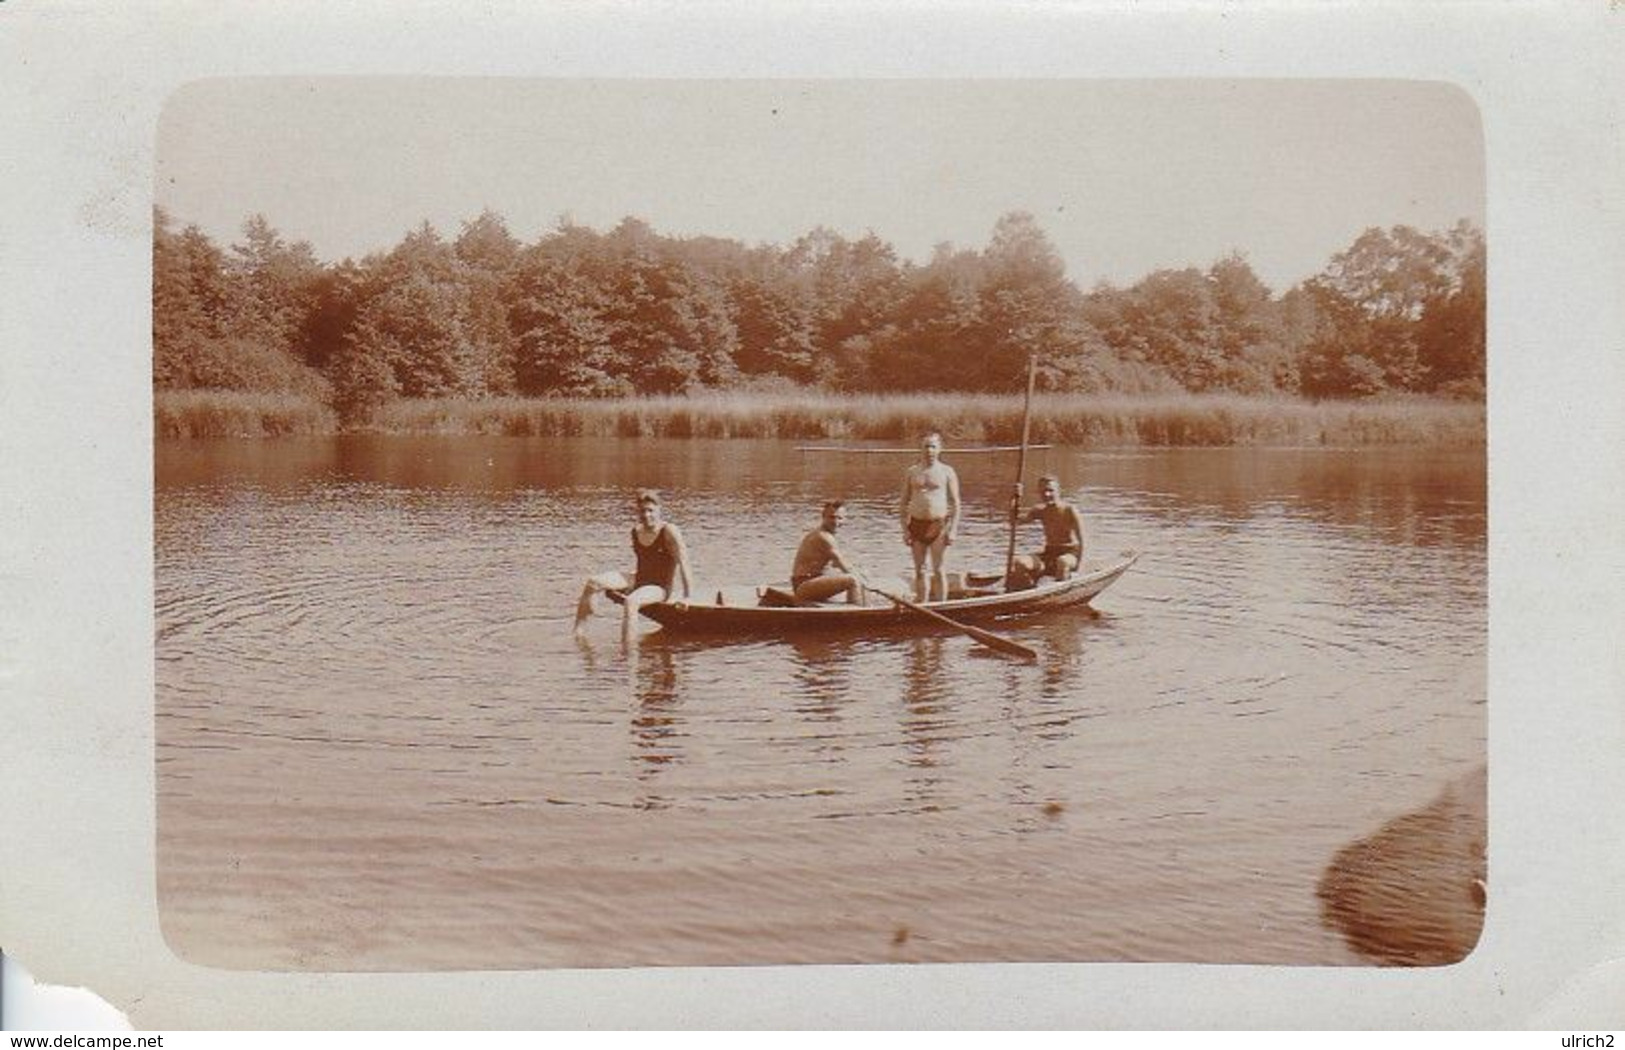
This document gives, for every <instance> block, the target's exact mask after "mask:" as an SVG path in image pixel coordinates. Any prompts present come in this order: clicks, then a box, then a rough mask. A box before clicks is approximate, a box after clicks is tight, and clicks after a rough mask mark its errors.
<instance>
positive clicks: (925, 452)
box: [899, 432, 959, 602]
mask: <svg viewBox="0 0 1625 1050" xmlns="http://www.w3.org/2000/svg"><path fill="white" fill-rule="evenodd" d="M941 457H942V435H941V434H937V433H935V432H933V433H930V434H927V435H926V436H925V440H923V441H921V442H920V462H918V463H915V464H913V465H912V466H910V467H909V468H908V472H907V473H906V474H904V475H903V503H902V506H901V508H900V509H899V514H900V517H901V518H902V523H903V542H904V543H906V544H908V549H909V552H910V553H911V554H913V555H914V600H915V601H920V602H923V601H926V600H928V599H929V600H931V601H941V600H942V599H943V598H946V597H947V596H948V574H947V572H946V571H944V569H943V567H942V563H943V559H944V558H945V557H946V555H947V551H948V545H949V544H951V543H953V541H954V530H955V529H957V528H958V527H959V475H958V474H957V473H955V472H954V468H953V467H950V466H949V465H948V464H946V463H944V462H942V458H941ZM927 555H929V556H930V558H931V588H930V591H929V594H928V593H927V590H926V585H925V559H926V557H927Z"/></svg>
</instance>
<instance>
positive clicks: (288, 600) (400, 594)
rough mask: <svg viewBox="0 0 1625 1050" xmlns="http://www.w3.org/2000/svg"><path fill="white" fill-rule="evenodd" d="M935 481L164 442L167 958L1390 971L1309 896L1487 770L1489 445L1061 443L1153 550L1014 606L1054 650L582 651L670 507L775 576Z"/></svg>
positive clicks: (878, 524) (604, 624)
mask: <svg viewBox="0 0 1625 1050" xmlns="http://www.w3.org/2000/svg"><path fill="white" fill-rule="evenodd" d="M947 458H948V459H949V461H950V462H953V463H955V464H956V466H957V467H958V469H959V471H960V474H961V478H962V480H963V484H964V490H965V497H966V513H967V520H966V522H965V525H964V526H963V528H962V534H961V538H960V542H959V543H958V544H957V545H956V546H955V547H954V549H953V551H954V554H953V556H954V558H955V560H956V563H957V565H958V566H959V567H962V568H984V567H996V566H997V565H999V564H1000V563H1001V562H1002V559H1003V552H1004V545H1005V541H1006V533H1005V531H1004V525H1003V511H1004V505H1005V503H1004V501H1005V498H1006V494H1007V492H1008V485H1009V480H1010V473H1011V471H1012V469H1013V465H1014V464H1013V460H1012V457H1007V456H968V455H967V456H960V457H958V458H957V459H956V458H955V457H954V454H953V452H952V450H951V449H950V450H949V452H948V454H947ZM904 463H905V459H904V458H903V457H889V456H879V455H872V456H850V457H843V456H836V455H808V454H802V453H798V452H796V451H795V450H794V447H793V445H792V444H791V443H788V442H776V441H743V440H732V441H719V442H711V441H705V440H674V441H661V440H642V441H637V440H620V439H524V438H499V437H491V438H482V437H388V436H359V435H357V436H346V437H336V438H335V437H323V438H309V439H303V438H300V439H293V438H290V439H274V440H258V441H191V442H185V443H161V444H160V445H159V447H158V449H157V496H156V515H157V520H156V536H157V550H156V558H157V564H156V587H157V627H158V636H157V640H156V647H157V660H158V667H157V673H158V688H157V696H156V716H157V762H158V767H157V771H158V841H157V851H158V858H157V859H158V874H159V904H160V914H161V918H162V921H163V928H164V932H165V935H166V937H167V938H168V939H169V941H170V944H171V945H172V947H174V949H175V950H176V951H177V952H178V953H179V954H181V955H182V956H183V957H185V958H187V959H189V960H191V961H193V962H197V963H203V964H207V965H215V966H224V967H240V968H252V969H310V970H400V969H465V968H469V969H478V968H531V967H556V966H641V965H740V964H772V963H863V962H873V963H886V962H909V961H941V962H993V961H1031V962H1049V961H1126V960H1151V961H1178V962H1187V961H1201V962H1258V963H1302V964H1362V963H1367V962H1370V961H1372V960H1371V959H1370V958H1368V957H1367V956H1362V955H1360V954H1358V953H1357V952H1356V951H1355V950H1354V949H1353V948H1351V947H1350V945H1349V943H1348V942H1347V941H1346V940H1345V939H1344V937H1343V935H1342V934H1341V933H1340V932H1339V931H1338V930H1336V929H1333V928H1331V927H1330V926H1329V925H1328V924H1327V923H1326V921H1325V920H1324V918H1323V915H1322V909H1321V906H1320V902H1319V900H1318V899H1317V884H1318V883H1319V882H1320V880H1321V879H1322V877H1323V875H1324V873H1325V871H1326V869H1327V866H1328V864H1329V863H1331V861H1332V859H1333V857H1334V856H1335V855H1337V853H1338V851H1339V850H1341V849H1343V848H1345V847H1346V846H1348V845H1349V843H1350V842H1352V841H1354V840H1356V839H1358V838H1360V837H1362V836H1365V835H1369V834H1370V833H1371V832H1373V831H1374V830H1376V829H1377V828H1379V827H1381V826H1382V825H1384V823H1385V822H1387V821H1389V820H1391V819H1392V818H1394V817H1395V816H1397V815H1399V814H1401V813H1403V812H1406V811H1408V810H1413V809H1416V808H1419V807H1422V806H1425V805H1427V804H1428V803H1429V802H1430V801H1431V800H1433V799H1435V798H1436V797H1437V796H1438V795H1439V793H1440V791H1441V789H1443V788H1444V786H1445V785H1447V784H1448V783H1450V782H1452V781H1453V780H1455V779H1457V778H1459V777H1461V776H1462V775H1463V774H1466V773H1469V772H1470V771H1472V770H1474V769H1476V768H1477V767H1479V766H1480V765H1481V764H1482V763H1483V761H1484V748H1485V703H1484V700H1485V643H1486V617H1485V602H1486V579H1485V463H1484V454H1483V450H1482V449H1477V450H1469V451H1429V450H1421V449H1413V450H1362V451H1346V452H1345V451H1326V450H1314V451H1295V450H1242V449H1214V450H1148V451H1133V452H1118V453H1113V452H1087V453H1086V452H1081V451H1077V450H1069V449H1064V448H1056V449H1050V450H1047V451H1043V452H1039V453H1035V454H1034V456H1033V461H1032V463H1031V464H1030V470H1029V475H1028V476H1029V481H1031V480H1032V479H1033V478H1035V477H1036V475H1037V474H1038V473H1040V472H1043V471H1050V472H1054V473H1056V474H1058V475H1059V476H1060V479H1061V482H1062V487H1063V490H1064V491H1065V492H1066V494H1067V495H1068V496H1069V497H1071V498H1073V499H1075V500H1076V501H1077V502H1078V503H1079V505H1080V508H1081V509H1082V511H1083V513H1084V516H1085V520H1086V523H1087V525H1088V529H1089V535H1088V540H1089V544H1090V549H1091V551H1092V552H1093V553H1095V554H1100V555H1104V554H1108V553H1111V552H1115V551H1117V550H1119V549H1122V548H1136V549H1138V550H1140V551H1141V552H1142V556H1141V559H1140V561H1139V563H1138V564H1137V565H1136V566H1135V567H1134V568H1133V569H1132V570H1131V571H1130V572H1129V573H1128V574H1127V575H1126V576H1125V577H1124V578H1123V579H1122V580H1120V581H1118V582H1117V583H1116V584H1115V585H1114V586H1113V587H1112V588H1111V589H1109V590H1108V591H1107V592H1106V593H1105V594H1103V595H1102V596H1101V597H1100V598H1098V599H1097V600H1096V602H1095V611H1094V612H1093V613H1082V614H1075V615H1066V616H1062V617H1057V618H1054V619H1050V620H1046V621H1043V622H1033V623H1022V624H1009V625H1001V626H1000V627H999V628H998V629H999V630H1000V631H1002V632H1005V633H1007V634H1008V635H1009V636H1010V637H1012V638H1014V639H1017V640H1019V641H1021V642H1023V643H1024V644H1026V645H1029V646H1031V647H1033V648H1035V649H1037V650H1038V652H1039V654H1040V659H1039V661H1038V663H1037V665H1036V666H1033V665H1027V664H1022V663H1016V662H1012V661H1009V660H1007V659H1005V658H1002V657H999V656H997V655H992V654H989V653H987V652H986V651H984V650H980V649H978V648H977V647H976V646H975V645H974V643H972V642H970V641H969V640H967V639H965V638H962V637H959V636H956V635H952V634H938V633H933V634H923V635H920V636H918V637H912V636H905V637H896V636H893V637H886V638H879V639H853V638H844V639H843V638H809V639H805V640H798V641H795V642H777V641H775V642H764V641H751V640H738V641H731V642H727V643H724V644H719V643H718V642H717V641H716V640H706V641H698V640H695V641H687V640H683V639H679V638H670V637H667V636H666V635H665V634H664V632H660V631H657V630H653V629H652V628H651V629H649V630H648V633H645V634H644V635H643V637H642V639H641V641H640V642H639V644H637V645H636V646H635V647H634V648H632V649H631V650H627V649H624V648H623V647H622V645H621V643H620V640H619V637H618V633H617V629H616V623H615V621H614V619H613V617H611V616H606V617H604V618H603V619H601V620H600V621H598V622H595V623H593V624H592V625H591V626H590V628H589V630H588V632H587V635H586V637H585V638H584V639H581V640H577V639H575V638H574V637H572V634H571V630H570V618H571V614H572V611H573V605H574V600H575V596H576V594H577V592H578V590H579V587H580V581H581V579H582V577H583V576H584V575H586V574H588V573H589V572H595V571H601V570H603V569H606V568H627V567H629V561H630V554H629V551H628V550H627V544H628V530H629V526H630V508H629V496H630V493H631V490H632V489H634V488H635V487H638V486H642V485H656V486H658V487H660V488H662V490H663V491H664V492H665V495H666V507H667V515H668V518H669V519H670V520H672V521H674V522H676V523H677V524H679V525H680V526H681V527H682V529H683V531H684V534H685V536H686V537H687V539H688V543H689V546H690V548H691V551H692V555H693V560H694V565H695V569H696V574H697V577H698V580H697V582H698V584H699V586H700V588H701V589H702V593H703V591H704V590H705V589H707V588H710V589H714V588H715V587H717V586H721V585H724V584H734V583H755V582H766V581H769V580H780V579H782V578H784V577H785V576H786V575H787V574H788V569H789V556H790V553H791V552H792V551H793V549H794V544H795V541H796V539H797V538H798V537H799V535H800V533H801V531H802V530H803V529H805V528H807V527H809V526H810V525H812V524H813V523H814V521H815V520H816V517H817V505H818V502H819V501H820V500H822V499H824V498H826V497H828V496H832V495H839V496H844V497H845V498H846V499H847V500H848V501H849V511H850V513H851V520H850V523H849V525H848V528H847V532H846V533H845V534H844V535H843V539H844V541H845V543H846V544H847V545H848V547H849V549H850V550H851V551H852V552H854V553H855V554H856V555H857V558H858V560H859V561H860V562H862V563H863V564H865V565H867V566H869V567H870V568H871V569H872V571H874V572H876V573H877V574H886V575H892V574H895V573H896V572H897V571H899V570H901V569H902V568H903V566H904V565H905V563H906V558H907V554H906V551H905V550H904V548H903V547H902V545H901V542H900V540H899V538H898V536H897V529H896V524H895V519H894V513H895V501H896V499H897V490H898V482H899V479H900V476H901V470H902V467H903V465H904ZM1026 539H1027V545H1036V543H1037V542H1038V540H1037V536H1036V535H1032V536H1028V537H1027V538H1026ZM1372 863H1374V864H1378V865H1380V864H1381V863H1382V860H1381V858H1380V857H1378V858H1375V859H1374V860H1373V861H1372ZM1422 918H1424V919H1425V916H1424V917H1422Z"/></svg>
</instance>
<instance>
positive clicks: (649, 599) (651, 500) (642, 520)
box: [576, 489, 694, 641]
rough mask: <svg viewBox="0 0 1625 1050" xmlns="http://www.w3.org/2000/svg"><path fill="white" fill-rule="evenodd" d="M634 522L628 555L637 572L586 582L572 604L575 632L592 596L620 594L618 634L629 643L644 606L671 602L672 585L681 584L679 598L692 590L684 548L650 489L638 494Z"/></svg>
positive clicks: (604, 575)
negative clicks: (629, 553) (635, 519)
mask: <svg viewBox="0 0 1625 1050" xmlns="http://www.w3.org/2000/svg"><path fill="white" fill-rule="evenodd" d="M637 506H638V521H637V524H635V525H633V526H632V554H633V556H634V557H636V558H637V570H636V572H635V573H634V575H633V577H632V579H631V580H628V579H627V578H626V574H625V573H621V572H606V573H602V574H600V575H598V576H594V577H592V578H591V579H589V580H588V581H587V585H586V586H585V587H583V588H582V590H581V600H580V601H578V602H577V603H576V630H577V631H580V630H581V625H582V623H583V622H584V621H585V620H586V619H587V617H589V616H591V615H592V600H593V596H594V595H596V594H600V593H602V592H604V591H621V592H624V597H623V598H622V601H621V609H622V620H621V634H622V636H623V637H624V638H626V639H627V640H628V641H630V640H631V638H632V636H633V631H634V625H635V624H636V623H637V618H638V610H639V609H641V608H642V607H643V606H645V605H653V604H654V603H656V602H663V601H668V600H671V599H673V598H675V597H676V596H677V595H676V586H675V585H676V584H677V582H678V581H681V582H682V586H683V593H682V597H683V598H684V599H687V598H688V597H689V595H690V593H691V592H692V591H693V587H694V574H693V572H692V571H691V570H690V568H689V564H688V547H687V546H685V545H684V543H683V534H682V533H681V532H680V531H678V528H677V526H676V525H673V524H672V523H671V522H669V521H664V520H662V518H661V512H660V494H659V493H658V492H655V491H654V490H652V489H644V490H642V491H640V492H639V493H638V504H637Z"/></svg>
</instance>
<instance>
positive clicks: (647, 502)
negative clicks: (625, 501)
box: [638, 489, 660, 521]
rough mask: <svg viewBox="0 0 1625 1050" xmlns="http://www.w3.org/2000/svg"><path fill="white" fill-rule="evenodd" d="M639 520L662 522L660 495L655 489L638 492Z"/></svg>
mask: <svg viewBox="0 0 1625 1050" xmlns="http://www.w3.org/2000/svg"><path fill="white" fill-rule="evenodd" d="M638 520H640V521H658V520H660V493H658V492H656V491H655V490H654V489H643V490H641V491H639V492H638Z"/></svg>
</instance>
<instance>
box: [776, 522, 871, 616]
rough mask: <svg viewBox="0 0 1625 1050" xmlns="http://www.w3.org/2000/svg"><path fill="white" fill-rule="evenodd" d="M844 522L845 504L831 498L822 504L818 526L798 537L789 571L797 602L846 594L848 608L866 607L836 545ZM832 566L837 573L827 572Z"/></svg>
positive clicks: (818, 600) (856, 578)
mask: <svg viewBox="0 0 1625 1050" xmlns="http://www.w3.org/2000/svg"><path fill="white" fill-rule="evenodd" d="M845 521H846V501H845V500H838V499H832V500H830V501H829V502H827V503H825V504H824V513H823V518H822V519H821V520H820V521H819V523H818V527H817V528H816V529H812V530H811V531H809V532H808V533H807V535H805V536H803V537H802V538H801V546H799V547H797V548H796V560H795V564H794V566H793V567H792V568H791V569H790V586H791V588H792V589H793V590H794V591H795V593H796V601H798V602H822V601H828V600H829V599H831V598H833V597H835V596H836V595H837V594H841V593H845V594H846V600H847V603H848V604H850V605H864V604H867V603H866V601H865V598H864V593H863V584H862V582H861V581H859V580H858V577H857V575H856V573H854V572H853V570H852V566H851V565H849V564H848V563H847V560H846V558H845V557H844V556H843V555H842V554H841V550H840V548H839V547H838V546H836V543H835V533H836V532H838V531H840V528H841V524H842V523H843V522H845ZM831 567H833V568H834V569H835V570H836V571H835V572H831V571H829V570H830V568H831Z"/></svg>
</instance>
